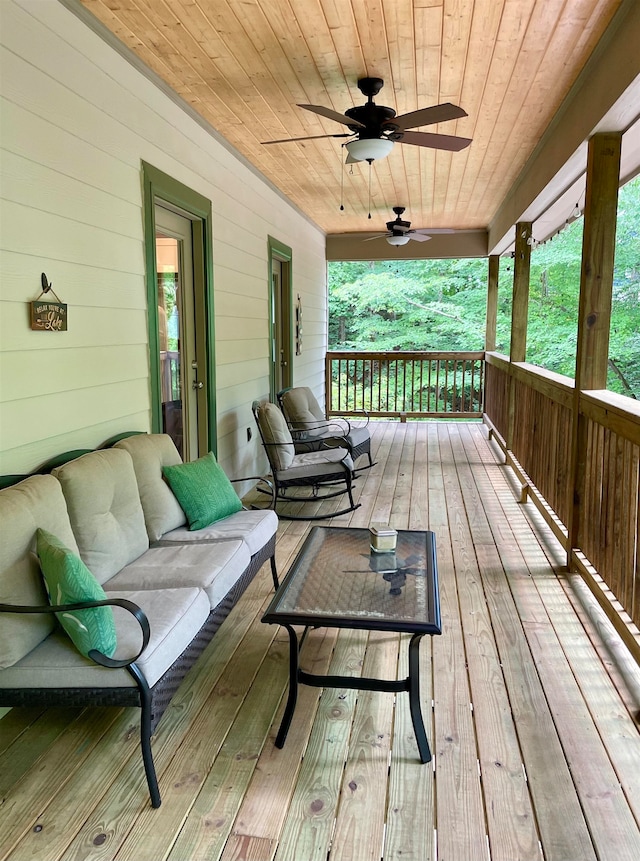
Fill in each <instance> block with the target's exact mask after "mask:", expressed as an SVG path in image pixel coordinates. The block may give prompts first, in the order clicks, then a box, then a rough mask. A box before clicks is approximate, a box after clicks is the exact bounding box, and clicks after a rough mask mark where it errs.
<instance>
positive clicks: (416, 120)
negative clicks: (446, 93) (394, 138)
mask: <svg viewBox="0 0 640 861" xmlns="http://www.w3.org/2000/svg"><path fill="white" fill-rule="evenodd" d="M467 116H469V115H468V114H467V112H466V111H464V110H463V109H462V108H460V107H458V105H452V104H451V102H444V103H443V104H442V105H433V106H432V107H430V108H421V109H420V110H418V111H411V112H410V113H408V114H400V116H399V117H394V118H393V120H391V121H390V124H391V125H394V126H397V127H398V128H399V129H400V130H403V129H415V128H417V127H418V126H429V125H431V124H432V123H444V122H446V121H447V120H458V119H460V118H461V117H467Z"/></svg>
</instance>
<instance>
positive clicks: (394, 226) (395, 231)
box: [362, 206, 454, 245]
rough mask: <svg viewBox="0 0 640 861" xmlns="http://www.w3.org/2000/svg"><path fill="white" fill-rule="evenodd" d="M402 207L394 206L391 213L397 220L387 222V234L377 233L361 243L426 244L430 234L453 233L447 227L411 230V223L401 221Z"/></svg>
mask: <svg viewBox="0 0 640 861" xmlns="http://www.w3.org/2000/svg"><path fill="white" fill-rule="evenodd" d="M404 210H405V208H404V206H394V207H393V211H394V212H395V214H396V216H397V218H396V219H395V221H387V233H378V234H376V236H368V237H367V238H366V239H363V240H362V241H363V242H371V240H372V239H382V238H385V239H386V240H387V242H388V243H389V245H406V244H407V242H408V241H409V240H410V239H415V240H417V241H418V242H426V241H427V240H428V239H431V236H430V235H429V234H431V233H454V231H453V230H451V228H449V227H436V228H433V229H432V230H429V229H428V228H423V229H421V230H420V229H416V230H411V222H410V221H403V220H402V213H403V212H404Z"/></svg>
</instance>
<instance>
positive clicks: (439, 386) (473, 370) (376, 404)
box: [325, 351, 484, 421]
mask: <svg viewBox="0 0 640 861" xmlns="http://www.w3.org/2000/svg"><path fill="white" fill-rule="evenodd" d="M483 359H484V353H483V352H466V353H458V352H445V353H434V352H396V351H390V352H378V353H373V352H371V353H365V352H359V351H358V352H353V351H344V352H328V353H327V356H326V365H325V381H326V393H325V394H326V400H325V403H326V408H327V414H328V415H354V414H356V413H358V412H359V411H362V410H363V409H364V410H366V411H367V412H368V413H369V415H370V416H374V417H379V418H394V417H399V418H400V419H401V420H402V421H404V420H405V419H407V418H480V417H481V416H482V412H483V391H484V361H483Z"/></svg>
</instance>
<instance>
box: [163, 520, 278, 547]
mask: <svg viewBox="0 0 640 861" xmlns="http://www.w3.org/2000/svg"><path fill="white" fill-rule="evenodd" d="M277 529H278V515H277V514H276V513H275V511H244V510H243V511H238V512H237V514H232V515H231V516H230V517H225V518H224V519H223V520H217V521H216V522H215V523H212V524H211V525H210V526H205V528H204V529H197V530H195V531H191V530H189V529H187V528H186V527H184V526H182V527H179V528H178V529H172V530H171V532H166V533H165V534H164V535H162V536H161V538H160V541H159V542H158V543H159V544H171V543H173V542H175V543H185V542H190V543H191V542H196V541H220V540H224V541H228V540H230V539H241V540H243V541H244V542H245V544H246V545H247V547H248V548H249V553H250V554H251V555H252V556H253V555H254V554H255V553H258V552H259V551H260V550H262V548H263V547H264V546H265V544H267V543H268V542H269V541H270V540H271V538H273V536H274V535H275V534H276V531H277Z"/></svg>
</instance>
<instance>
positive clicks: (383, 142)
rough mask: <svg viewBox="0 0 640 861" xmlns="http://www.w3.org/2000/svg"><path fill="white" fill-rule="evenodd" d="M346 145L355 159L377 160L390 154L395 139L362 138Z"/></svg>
mask: <svg viewBox="0 0 640 861" xmlns="http://www.w3.org/2000/svg"><path fill="white" fill-rule="evenodd" d="M345 146H346V147H347V151H348V153H349V155H350V156H351V158H352V159H354V160H355V161H375V159H378V158H385V157H386V156H388V155H389V153H390V152H391V150H392V149H393V141H390V140H388V139H387V138H361V139H358V140H355V141H349V143H348V144H345Z"/></svg>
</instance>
